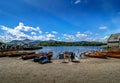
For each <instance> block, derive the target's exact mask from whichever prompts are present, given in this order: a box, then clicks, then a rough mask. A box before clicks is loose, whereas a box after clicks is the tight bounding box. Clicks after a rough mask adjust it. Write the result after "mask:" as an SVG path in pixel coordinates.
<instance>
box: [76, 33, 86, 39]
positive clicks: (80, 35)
mask: <svg viewBox="0 0 120 83" xmlns="http://www.w3.org/2000/svg"><path fill="white" fill-rule="evenodd" d="M76 37H77V38H85V37H87V35H86V34H81V33H80V32H77V34H76Z"/></svg>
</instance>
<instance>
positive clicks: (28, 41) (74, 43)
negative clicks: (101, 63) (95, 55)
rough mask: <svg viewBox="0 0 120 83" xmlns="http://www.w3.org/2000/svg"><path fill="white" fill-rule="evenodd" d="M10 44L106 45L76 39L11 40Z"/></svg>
mask: <svg viewBox="0 0 120 83" xmlns="http://www.w3.org/2000/svg"><path fill="white" fill-rule="evenodd" d="M9 43H10V44H31V45H34V44H36V45H41V46H64V45H65V46H99V45H104V44H105V43H102V42H94V41H92V42H90V41H76V42H65V41H55V40H48V41H41V40H30V39H25V40H13V41H11V42H9Z"/></svg>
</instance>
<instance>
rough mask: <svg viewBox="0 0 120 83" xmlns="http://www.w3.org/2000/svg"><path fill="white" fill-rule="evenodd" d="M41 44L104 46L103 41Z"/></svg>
mask: <svg viewBox="0 0 120 83" xmlns="http://www.w3.org/2000/svg"><path fill="white" fill-rule="evenodd" d="M39 45H40V46H102V45H106V43H103V42H59V41H55V42H41V43H40V44H39Z"/></svg>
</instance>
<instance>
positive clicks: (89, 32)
mask: <svg viewBox="0 0 120 83" xmlns="http://www.w3.org/2000/svg"><path fill="white" fill-rule="evenodd" d="M84 33H85V34H87V35H92V34H93V33H92V32H91V31H86V32H84Z"/></svg>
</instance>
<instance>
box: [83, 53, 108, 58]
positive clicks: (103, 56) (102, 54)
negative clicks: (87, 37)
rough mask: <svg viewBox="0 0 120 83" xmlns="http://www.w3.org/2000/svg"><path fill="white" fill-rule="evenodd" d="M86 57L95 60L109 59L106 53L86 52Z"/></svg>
mask: <svg viewBox="0 0 120 83" xmlns="http://www.w3.org/2000/svg"><path fill="white" fill-rule="evenodd" d="M84 55H85V56H88V57H95V58H107V56H106V53H104V52H84Z"/></svg>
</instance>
